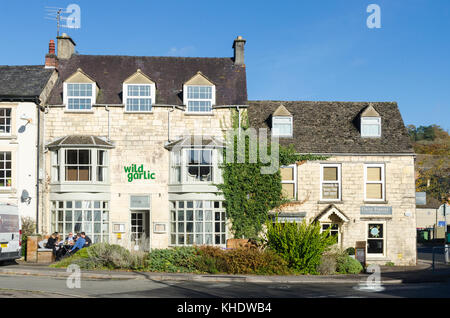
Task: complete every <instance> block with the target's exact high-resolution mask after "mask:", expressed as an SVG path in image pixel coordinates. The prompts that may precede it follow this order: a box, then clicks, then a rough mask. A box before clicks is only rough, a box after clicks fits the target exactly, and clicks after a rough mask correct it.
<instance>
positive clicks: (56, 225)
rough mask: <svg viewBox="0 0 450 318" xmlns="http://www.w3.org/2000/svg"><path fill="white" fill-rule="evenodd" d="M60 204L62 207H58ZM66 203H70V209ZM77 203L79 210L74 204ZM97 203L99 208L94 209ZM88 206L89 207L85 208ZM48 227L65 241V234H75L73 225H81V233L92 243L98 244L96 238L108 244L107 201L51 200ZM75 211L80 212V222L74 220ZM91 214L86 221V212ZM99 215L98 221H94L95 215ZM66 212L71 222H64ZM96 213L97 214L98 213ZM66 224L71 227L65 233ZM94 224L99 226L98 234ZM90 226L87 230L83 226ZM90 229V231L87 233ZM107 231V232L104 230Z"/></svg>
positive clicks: (108, 216)
mask: <svg viewBox="0 0 450 318" xmlns="http://www.w3.org/2000/svg"><path fill="white" fill-rule="evenodd" d="M61 202H62V207H60V203H61ZM68 202H71V205H72V207H70V208H69V207H67V205H68ZM78 202H81V208H79V207H76V204H77V203H78ZM97 203H100V208H98V207H95V206H96V204H97ZM88 205H90V207H87V206H88ZM50 210H51V212H50V227H51V231H52V233H53V232H59V234H60V235H62V238H63V239H65V238H66V236H67V234H68V233H69V232H72V233H75V224H81V231H83V232H86V235H88V236H89V237H90V238H91V240H92V243H93V244H95V243H98V241H97V240H96V238H100V241H102V242H106V243H108V242H110V233H111V226H110V219H111V215H110V205H109V201H108V200H73V199H68V200H52V201H51V202H50ZM75 211H81V221H76V220H75ZM88 211H90V212H91V221H89V220H87V219H86V212H88ZM97 211H98V212H99V213H100V220H99V221H95V213H96V212H97ZM67 212H70V213H71V216H72V217H71V219H72V220H71V221H68V220H66V215H67ZM98 212H97V213H98ZM59 213H62V215H63V219H62V221H60V220H59V219H58V214H59ZM105 216H106V218H105ZM66 224H71V227H70V228H69V230H68V231H66V227H67V225H66ZM95 224H99V226H100V232H95ZM86 225H88V226H90V227H89V228H88V229H86V228H85V226H86ZM60 226H62V231H61V229H60ZM89 229H90V231H89ZM105 229H107V230H105ZM81 231H80V232H81Z"/></svg>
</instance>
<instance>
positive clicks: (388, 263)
mask: <svg viewBox="0 0 450 318" xmlns="http://www.w3.org/2000/svg"><path fill="white" fill-rule="evenodd" d="M385 266H395V263H394V262H386V264H385Z"/></svg>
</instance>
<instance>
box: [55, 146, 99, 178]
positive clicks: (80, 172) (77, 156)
mask: <svg viewBox="0 0 450 318" xmlns="http://www.w3.org/2000/svg"><path fill="white" fill-rule="evenodd" d="M51 164H52V181H53V182H60V181H64V182H100V183H103V182H106V181H107V180H108V151H107V150H103V149H101V150H99V149H72V148H70V149H67V148H61V149H59V150H55V151H53V152H52V159H51Z"/></svg>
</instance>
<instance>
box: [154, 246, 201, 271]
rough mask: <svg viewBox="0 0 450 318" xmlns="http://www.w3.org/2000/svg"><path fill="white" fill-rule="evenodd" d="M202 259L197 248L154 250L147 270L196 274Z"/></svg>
mask: <svg viewBox="0 0 450 318" xmlns="http://www.w3.org/2000/svg"><path fill="white" fill-rule="evenodd" d="M199 259H200V256H199V255H198V251H197V249H196V248H195V247H175V248H171V249H156V250H152V251H151V252H150V253H149V254H148V256H147V268H146V269H147V270H149V271H154V272H169V273H181V272H195V271H196V270H197V263H198V260H199Z"/></svg>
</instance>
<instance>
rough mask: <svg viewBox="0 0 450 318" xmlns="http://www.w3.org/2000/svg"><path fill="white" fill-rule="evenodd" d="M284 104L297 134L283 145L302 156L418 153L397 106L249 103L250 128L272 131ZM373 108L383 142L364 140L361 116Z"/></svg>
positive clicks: (384, 104) (351, 103)
mask: <svg viewBox="0 0 450 318" xmlns="http://www.w3.org/2000/svg"><path fill="white" fill-rule="evenodd" d="M281 104H282V105H284V106H285V107H286V109H287V110H288V111H289V112H290V113H291V114H292V116H293V123H294V128H293V131H294V134H293V137H292V138H280V143H281V144H283V145H289V144H294V146H295V148H296V150H297V151H298V152H299V153H318V154H320V153H322V154H339V153H355V154H376V153H407V154H412V153H414V150H413V148H412V145H411V143H410V140H409V137H408V133H407V131H406V128H405V126H404V123H403V120H402V117H401V115H400V111H399V109H398V107H397V103H394V102H377V103H368V102H331V101H330V102H319V101H249V107H248V117H249V122H250V126H252V127H255V128H270V127H271V116H272V114H273V113H274V112H275V110H276V109H277V108H278V107H279V106H280V105H281ZM369 105H372V106H373V108H374V109H375V110H376V111H377V112H378V113H379V114H380V116H381V137H380V138H362V137H361V133H360V127H359V126H360V123H359V120H360V115H361V113H362V112H363V111H364V110H365V109H366V108H367V107H368V106H369Z"/></svg>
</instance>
